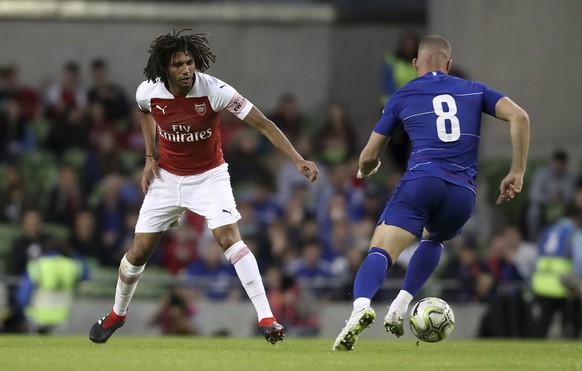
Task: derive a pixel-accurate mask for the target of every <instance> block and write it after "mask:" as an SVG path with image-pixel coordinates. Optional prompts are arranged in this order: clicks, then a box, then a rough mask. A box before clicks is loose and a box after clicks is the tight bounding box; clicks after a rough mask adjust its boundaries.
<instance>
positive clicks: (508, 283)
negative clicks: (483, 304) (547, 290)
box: [479, 234, 533, 338]
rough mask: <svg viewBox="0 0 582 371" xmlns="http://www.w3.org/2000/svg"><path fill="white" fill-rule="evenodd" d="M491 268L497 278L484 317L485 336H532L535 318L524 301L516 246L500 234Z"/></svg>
mask: <svg viewBox="0 0 582 371" xmlns="http://www.w3.org/2000/svg"><path fill="white" fill-rule="evenodd" d="M486 263H487V269H488V271H489V272H490V273H491V274H492V276H493V279H494V288H493V290H494V294H493V295H491V296H490V297H489V302H488V308H487V312H486V313H485V315H484V316H483V318H482V321H481V326H480V330H479V335H480V336H481V337H511V338H514V337H528V336H531V335H532V323H533V322H532V315H531V311H530V305H529V303H526V301H525V299H524V295H523V294H524V289H525V284H526V282H525V280H524V279H523V277H522V276H521V275H520V274H519V270H518V268H517V266H516V264H515V247H514V246H512V245H511V244H510V242H509V241H508V240H507V237H506V236H504V235H503V234H498V235H497V236H495V237H494V238H493V240H492V241H491V245H490V247H489V253H488V256H487V260H486Z"/></svg>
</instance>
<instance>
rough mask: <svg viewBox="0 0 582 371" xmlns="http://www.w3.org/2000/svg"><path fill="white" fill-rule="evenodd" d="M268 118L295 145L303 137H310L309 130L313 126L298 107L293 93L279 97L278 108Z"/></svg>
mask: <svg viewBox="0 0 582 371" xmlns="http://www.w3.org/2000/svg"><path fill="white" fill-rule="evenodd" d="M268 117H269V119H270V120H271V121H273V122H274V123H275V125H277V127H278V128H279V129H281V131H282V132H283V133H284V134H285V136H286V137H287V138H288V139H289V141H290V142H291V143H292V144H293V145H295V144H296V143H297V139H298V138H299V137H300V136H301V135H304V134H307V135H308V134H309V133H308V131H309V128H310V126H312V125H310V123H309V119H308V117H307V116H306V115H305V114H304V113H302V112H301V110H300V109H299V107H298V106H297V100H296V99H295V96H294V95H293V94H291V93H284V94H282V95H281V96H280V97H279V101H278V102H277V106H276V107H275V109H274V110H273V112H271V113H270V114H269V115H268Z"/></svg>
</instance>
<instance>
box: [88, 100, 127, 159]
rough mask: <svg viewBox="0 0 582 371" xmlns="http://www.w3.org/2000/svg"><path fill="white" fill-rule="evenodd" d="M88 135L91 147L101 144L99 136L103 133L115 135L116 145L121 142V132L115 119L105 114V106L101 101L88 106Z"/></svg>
mask: <svg viewBox="0 0 582 371" xmlns="http://www.w3.org/2000/svg"><path fill="white" fill-rule="evenodd" d="M87 113H88V120H87V125H88V127H87V135H88V138H89V144H90V146H91V148H97V147H98V146H99V138H100V137H101V136H102V135H103V133H105V132H107V134H110V135H113V137H114V138H115V143H116V145H119V144H121V138H122V135H121V132H120V130H119V129H118V127H117V124H116V123H115V122H114V121H111V120H109V119H108V118H107V116H106V115H105V106H104V105H103V104H102V103H101V102H93V103H91V104H90V105H89V106H88V110H87Z"/></svg>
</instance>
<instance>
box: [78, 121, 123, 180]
mask: <svg viewBox="0 0 582 371" xmlns="http://www.w3.org/2000/svg"><path fill="white" fill-rule="evenodd" d="M124 173H125V168H124V164H123V159H122V153H121V149H120V148H119V146H118V144H117V140H116V138H115V136H114V135H113V134H112V133H110V132H103V133H101V135H100V136H99V137H98V141H97V143H96V148H95V149H92V150H90V151H89V153H88V155H87V162H86V165H85V174H86V180H85V182H86V184H87V185H88V186H89V189H88V191H91V190H92V188H91V187H92V186H94V185H95V184H97V183H98V182H99V181H101V180H103V179H105V178H106V177H108V176H112V175H118V176H119V175H121V174H124Z"/></svg>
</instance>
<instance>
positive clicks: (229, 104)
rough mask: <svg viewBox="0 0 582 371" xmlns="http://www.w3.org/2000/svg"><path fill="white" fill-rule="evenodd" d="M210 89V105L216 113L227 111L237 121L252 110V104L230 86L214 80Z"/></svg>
mask: <svg viewBox="0 0 582 371" xmlns="http://www.w3.org/2000/svg"><path fill="white" fill-rule="evenodd" d="M213 85H214V87H213V88H212V90H213V93H212V94H211V95H209V99H210V104H211V105H212V108H213V109H214V110H215V111H216V112H219V111H222V110H223V109H227V110H228V111H229V112H231V113H232V114H234V115H235V116H236V117H238V118H239V119H241V120H243V119H244V118H245V117H246V116H247V114H248V113H249V112H250V110H251V108H253V104H252V103H251V102H250V101H249V100H247V99H246V98H245V97H243V96H242V95H240V94H239V93H238V92H237V91H236V90H235V89H234V88H233V87H232V86H230V85H228V84H227V83H225V82H223V81H220V80H219V79H215V80H214V82H213Z"/></svg>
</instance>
